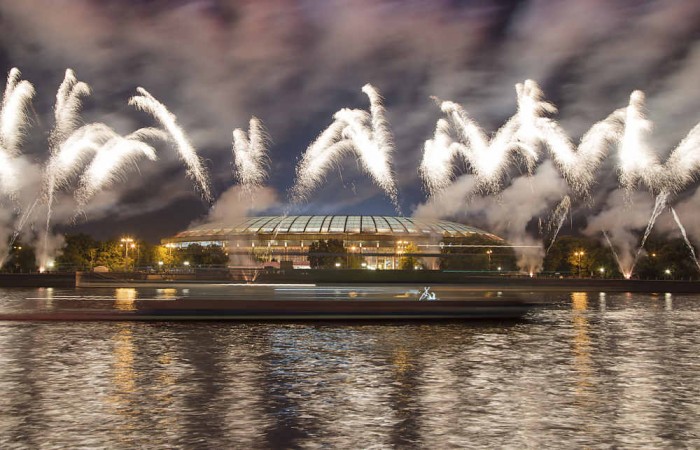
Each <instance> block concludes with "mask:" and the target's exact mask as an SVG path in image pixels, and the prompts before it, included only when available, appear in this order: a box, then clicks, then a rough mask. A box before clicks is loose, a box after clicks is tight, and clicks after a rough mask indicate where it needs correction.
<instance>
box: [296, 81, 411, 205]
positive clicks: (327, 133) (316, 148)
mask: <svg viewBox="0 0 700 450" xmlns="http://www.w3.org/2000/svg"><path fill="white" fill-rule="evenodd" d="M362 91H363V92H364V93H365V94H366V95H367V96H368V97H369V100H370V112H369V113H368V112H367V111H363V110H359V109H347V108H344V109H341V110H340V111H338V112H336V113H335V114H334V116H333V118H334V122H333V123H332V124H331V125H330V126H329V127H328V128H327V129H326V130H324V131H323V132H322V133H321V134H320V135H319V137H318V138H316V140H315V141H314V142H313V143H312V144H311V145H310V146H309V147H308V148H307V149H306V151H305V152H304V154H303V155H302V159H301V161H300V162H299V164H298V165H297V176H296V181H295V183H294V186H293V188H292V190H291V198H292V202H294V203H298V202H300V201H301V200H303V199H306V198H308V196H309V194H310V193H311V191H312V190H313V189H315V188H316V187H318V186H319V185H320V184H321V183H322V181H323V180H324V179H325V176H326V173H327V172H328V170H329V169H330V168H331V167H332V166H333V165H337V164H339V162H340V160H341V159H342V157H343V156H344V155H346V154H348V153H354V154H355V155H356V156H357V158H358V160H359V162H360V165H361V167H362V169H363V170H364V171H365V172H366V173H367V174H369V175H370V177H371V178H372V180H373V181H374V183H375V184H376V185H377V186H379V187H380V188H381V189H382V190H383V191H384V192H385V193H386V195H387V196H388V197H389V198H390V200H391V202H392V204H393V205H394V207H395V208H396V209H397V210H398V209H399V207H398V199H397V189H396V181H395V178H394V174H393V170H392V168H391V157H392V155H393V152H394V146H393V143H392V138H391V133H390V132H389V128H388V124H387V121H386V118H385V117H384V115H385V114H384V113H385V112H384V107H383V106H382V102H381V97H380V95H379V93H378V91H377V90H376V89H375V88H374V87H373V86H372V85H369V84H366V85H365V86H364V87H363V88H362Z"/></svg>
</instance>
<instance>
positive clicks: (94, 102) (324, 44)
mask: <svg viewBox="0 0 700 450" xmlns="http://www.w3.org/2000/svg"><path fill="white" fill-rule="evenodd" d="M11 67H18V68H19V69H20V70H21V71H22V75H23V78H24V79H27V80H29V81H31V82H32V83H33V84H34V86H35V87H36V90H37V95H36V97H35V99H34V103H33V113H32V117H31V121H32V124H31V125H32V126H31V129H30V130H29V136H28V139H27V142H26V145H25V147H24V154H25V155H26V156H27V157H28V158H29V159H31V160H32V161H33V162H35V163H37V164H40V163H41V162H42V161H45V159H46V157H47V151H48V150H47V146H46V138H47V135H48V133H49V131H50V129H51V126H52V120H53V119H52V108H53V102H54V100H55V95H56V89H57V87H58V86H59V84H60V83H61V80H62V79H63V75H64V72H65V69H66V68H72V69H74V70H75V71H76V74H77V76H78V78H79V79H80V80H82V81H85V82H86V83H88V84H89V85H90V86H91V87H92V90H93V94H92V95H91V96H90V97H89V98H88V99H87V100H86V101H85V104H84V109H83V114H82V117H83V120H84V121H85V122H93V121H100V122H104V123H106V124H108V125H110V126H112V127H114V128H115V129H116V130H117V131H119V132H121V133H128V132H130V131H133V130H134V129H136V128H138V127H141V126H155V125H156V123H155V122H154V121H153V120H152V119H151V118H150V117H149V116H148V115H147V114H144V113H143V112H140V111H137V110H135V109H134V108H132V107H130V106H128V105H127V101H128V98H129V97H130V96H132V95H134V94H135V90H136V87H138V86H143V87H144V88H146V89H148V90H149V91H150V92H151V93H152V94H153V95H155V96H156V97H157V98H158V99H159V100H161V101H162V102H163V103H164V104H166V105H167V106H168V108H169V109H170V110H171V111H172V112H173V113H174V114H175V115H177V117H178V120H179V123H180V124H181V125H182V126H183V128H184V129H185V130H186V131H187V133H188V135H189V137H190V139H191V140H192V142H193V143H194V145H195V146H196V147H197V149H198V151H199V154H200V156H202V157H203V158H204V160H205V163H206V166H207V168H208V170H209V171H210V175H211V179H212V186H213V189H214V192H215V196H216V197H217V198H219V197H220V196H221V195H222V194H223V193H224V192H226V191H227V190H228V189H230V188H231V187H232V186H233V184H234V178H233V174H232V154H231V140H232V139H231V132H232V130H233V129H234V128H237V127H247V123H248V120H249V118H250V116H251V115H255V116H257V117H259V118H260V119H261V120H262V121H263V123H264V124H265V126H266V128H267V130H268V132H269V134H270V137H271V140H272V145H271V147H270V159H271V167H270V176H269V186H270V188H271V189H270V190H269V192H267V194H266V197H265V200H264V201H261V205H262V206H264V207H265V208H267V211H268V212H274V213H280V212H282V211H285V210H287V208H286V201H287V190H288V189H289V188H290V187H291V186H292V183H293V180H294V168H295V165H296V162H297V161H298V158H299V157H300V155H301V154H302V153H303V151H304V150H305V149H306V147H307V146H308V145H309V143H310V142H311V141H312V140H313V139H314V138H315V137H316V136H317V135H318V134H319V133H320V132H321V131H322V130H323V129H325V127H327V126H328V125H329V124H330V123H331V121H332V115H333V113H334V112H335V111H337V110H338V109H340V108H343V107H349V108H367V106H368V101H367V97H366V96H365V95H364V94H363V93H362V92H361V90H360V89H361V87H362V86H363V85H364V84H365V83H368V82H369V83H372V84H373V85H374V86H376V87H377V88H378V89H379V90H380V92H381V93H382V95H383V96H384V97H385V106H386V108H387V113H388V119H389V122H390V124H391V127H392V131H393V133H394V137H395V142H396V153H395V159H394V170H395V172H396V175H397V180H398V186H399V202H400V205H401V209H402V211H403V213H404V214H406V215H410V214H412V212H413V211H415V210H416V208H417V207H418V206H419V205H420V204H421V203H424V202H425V201H426V196H425V193H424V191H423V189H422V186H421V181H420V178H419V176H418V173H417V167H418V164H419V162H420V158H421V155H422V147H423V143H424V141H425V140H426V139H428V138H430V137H431V135H432V132H433V129H434V126H435V122H436V120H437V119H438V118H439V117H440V115H441V113H440V111H439V109H438V108H437V106H436V104H435V103H434V102H433V101H432V100H431V99H430V96H432V95H434V96H437V97H439V98H442V99H450V100H453V101H456V102H458V103H460V104H462V105H464V106H465V108H466V109H467V110H468V111H469V112H470V114H471V115H472V116H473V117H475V118H476V119H477V120H478V121H479V122H480V124H481V125H482V126H483V127H484V128H485V129H487V130H490V131H494V130H495V129H497V128H498V127H499V126H500V125H501V124H503V122H504V121H505V120H507V118H508V117H510V116H511V115H512V114H513V113H514V111H515V106H516V105H515V102H516V97H515V90H514V85H515V83H518V82H522V81H523V80H525V79H527V78H531V79H534V80H537V81H538V82H539V84H540V85H541V86H542V88H543V89H544V92H545V94H546V96H547V98H548V99H549V100H550V101H552V102H553V103H555V104H556V105H557V106H558V108H559V113H558V114H557V115H556V118H557V119H558V120H559V122H560V123H561V125H562V126H563V127H564V128H565V129H566V130H567V131H568V132H569V134H570V135H571V136H572V137H573V138H575V139H578V138H579V137H580V136H581V135H582V134H583V133H584V132H585V131H586V130H587V129H588V128H589V127H590V126H591V125H592V124H593V123H594V122H596V121H598V120H600V119H602V118H604V117H605V116H607V115H608V114H609V113H610V112H612V111H613V110H615V109H617V108H620V107H623V106H625V105H626V104H627V102H628V98H629V95H630V93H631V92H632V91H633V90H634V89H641V90H643V91H645V93H646V94H647V107H648V110H649V118H650V119H651V120H653V121H654V124H655V125H654V130H653V136H652V138H651V139H652V144H653V145H654V147H655V148H657V149H659V152H660V153H661V154H665V153H668V152H669V151H670V150H671V149H672V148H673V146H675V145H676V144H677V143H678V142H679V141H680V140H681V139H682V138H683V137H684V136H685V135H686V134H687V133H688V131H689V130H690V129H691V128H692V127H693V126H694V125H695V124H696V123H698V122H699V121H700V93H699V92H700V91H699V90H698V75H699V74H700V2H698V1H696V0H688V1H639V0H628V1H625V0H620V1H615V2H611V1H604V0H600V1H598V0H588V1H549V0H542V1H503V2H497V1H485V0H484V1H461V2H460V1H439V0H432V1H369V0H365V1H333V0H324V1H320V0H317V1H310V0H309V1H301V0H299V1H292V0H286V1H285V0H279V1H252V0H251V1H224V0H221V1H214V0H210V1H204V0H202V1H187V0H169V1H165V0H162V1H161V0H141V1H136V0H131V1H128V2H127V1H121V0H92V1H88V0H22V1H18V0H0V70H1V71H2V72H3V73H6V72H7V71H9V69H10V68H11ZM158 157H159V160H158V161H157V162H155V163H153V162H148V161H143V162H141V163H139V165H138V169H136V168H133V169H132V170H130V171H129V173H128V176H127V177H125V178H124V179H123V180H121V181H120V182H119V183H118V184H117V185H116V186H115V187H113V188H112V189H111V190H110V191H109V192H106V193H104V194H103V195H100V196H98V197H97V198H95V199H94V200H93V203H94V204H93V205H91V206H90V207H88V208H87V209H86V211H85V212H84V214H81V215H80V216H78V217H77V219H75V218H73V217H72V216H73V215H74V214H72V213H70V212H64V213H63V216H61V215H60V214H59V216H61V217H63V220H62V222H63V223H64V225H62V226H61V227H60V229H62V230H64V231H86V232H89V233H91V234H93V235H94V236H96V237H98V238H106V237H110V236H114V235H118V234H122V233H126V232H129V233H133V234H134V235H136V236H138V237H140V238H145V239H149V240H151V241H157V240H158V239H160V238H161V237H164V236H167V235H171V234H174V233H175V232H177V231H180V230H182V229H185V228H186V227H187V226H188V225H190V224H191V223H194V222H197V221H201V220H204V219H205V217H206V216H207V211H208V208H209V205H207V204H206V203H204V202H203V201H201V200H200V199H199V197H198V195H197V193H196V191H195V190H194V188H193V185H192V183H191V182H190V181H189V180H188V179H187V178H186V175H185V170H184V169H183V167H182V165H181V164H180V163H179V162H178V159H177V155H176V154H175V153H174V152H173V151H172V150H171V149H169V148H167V147H162V148H159V149H158ZM615 184H616V180H615V177H614V171H611V170H602V171H601V174H600V179H599V183H598V185H597V187H596V190H595V193H594V196H593V198H594V200H595V202H596V204H597V205H600V206H598V210H600V209H601V208H603V206H602V205H604V204H605V202H606V199H607V198H608V196H609V195H611V194H610V193H611V191H613V189H614V185H615ZM69 194H70V193H66V195H65V197H66V199H64V200H63V203H62V204H64V205H66V206H64V208H65V209H66V211H67V210H68V209H70V206H69V205H70V199H69V198H68V197H69ZM693 194H694V189H693V190H692V191H689V192H688V193H686V194H685V198H686V199H691V198H693V197H692V196H693ZM681 197H683V196H681ZM494 201H495V202H497V201H498V199H495V200H494ZM479 205H480V203H477V204H475V206H474V208H478V207H480V206H479ZM582 208H587V209H586V211H588V212H586V211H584V212H581V211H583V210H582ZM695 209H697V208H695ZM575 210H576V211H579V213H578V215H577V214H575V215H574V218H575V220H579V222H578V223H579V227H580V228H583V227H585V226H586V218H587V217H588V216H589V215H591V214H593V213H592V212H590V211H595V210H596V207H595V206H592V207H591V205H590V204H589V205H579V206H577V207H576V208H575ZM691 210H693V208H690V206H688V208H687V211H688V212H687V213H686V214H691V213H690V211H691ZM290 212H291V213H306V214H313V213H318V214H324V213H339V214H341V213H345V214H353V213H364V214H395V211H394V208H393V206H392V205H391V202H390V201H389V199H388V198H387V197H386V196H385V195H384V194H383V193H382V192H381V191H380V190H379V189H378V188H377V187H375V186H374V185H373V184H372V183H371V181H370V180H369V179H368V178H367V176H366V175H364V174H363V173H361V171H360V170H359V169H358V165H357V164H356V163H355V161H354V160H353V158H351V157H348V158H347V159H346V160H345V161H344V163H343V165H342V176H341V174H340V171H339V170H336V171H334V172H332V173H330V174H329V175H328V178H327V181H326V183H325V184H324V185H323V186H322V187H321V188H320V189H319V190H317V191H316V193H315V195H313V196H312V199H311V201H310V202H309V203H307V204H304V205H302V206H301V207H296V208H294V209H292V210H291V211H290ZM257 213H260V211H258V212H257ZM453 215H454V216H456V218H458V219H459V218H460V217H458V216H460V214H458V213H455V214H453ZM466 215H468V216H469V217H471V218H472V220H474V221H476V222H477V225H479V223H478V218H479V214H478V211H477V212H476V213H475V212H474V211H471V212H470V213H469V214H466ZM577 217H579V219H576V218H577ZM74 220H75V223H74V224H73V221H74ZM60 221H61V220H59V222H60ZM695 222H698V223H700V221H695ZM574 228H576V226H574ZM690 228H691V232H693V230H694V227H693V226H692V224H691V226H690Z"/></svg>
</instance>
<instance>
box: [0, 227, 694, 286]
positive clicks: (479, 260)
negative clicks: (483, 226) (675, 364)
mask: <svg viewBox="0 0 700 450" xmlns="http://www.w3.org/2000/svg"><path fill="white" fill-rule="evenodd" d="M501 245H502V243H501V242H497V241H494V240H493V239H490V238H488V237H486V236H480V235H475V236H473V237H469V238H455V239H444V240H443V243H442V244H441V245H440V246H439V247H437V248H439V252H438V251H437V249H436V251H435V252H434V253H433V254H436V255H437V257H438V258H439V259H438V261H439V268H440V269H441V270H465V271H474V272H488V273H498V272H500V273H508V272H514V271H517V270H518V268H517V257H516V254H515V252H514V250H513V248H511V247H507V246H501ZM645 247H646V248H645V251H643V252H642V254H641V255H640V258H639V260H638V261H637V264H636V266H635V271H634V274H633V277H634V278H639V279H698V278H700V272H699V271H698V266H697V265H696V263H695V261H694V259H693V257H692V254H691V252H690V250H689V249H688V247H687V246H686V244H685V242H684V241H683V240H682V239H680V238H677V239H669V238H664V237H661V236H658V235H654V234H652V235H651V236H650V237H649V239H648V240H647V243H646V246H645ZM420 253H421V251H420V249H419V248H418V247H417V246H416V245H415V244H413V243H407V244H405V245H404V246H403V247H401V248H400V251H398V252H397V254H396V262H397V268H398V269H401V270H415V269H424V268H426V266H425V262H424V261H423V259H422V258H421V257H420ZM308 261H309V265H310V266H311V267H312V268H325V269H334V268H343V269H362V268H364V267H365V266H366V264H367V261H366V260H365V259H364V257H363V255H361V254H359V253H358V252H353V251H349V249H348V248H346V247H345V246H344V245H343V241H341V240H338V239H328V240H320V241H315V242H312V243H311V244H310V245H309V251H308ZM228 263H229V256H228V254H227V252H226V249H225V248H223V247H221V246H217V245H210V246H203V245H200V244H190V245H189V246H188V247H185V248H169V247H167V246H164V245H154V244H150V243H148V242H146V241H139V240H134V241H130V242H122V239H120V238H114V239H108V240H104V241H100V240H97V239H94V238H92V237H91V236H89V235H87V234H84V233H78V234H68V235H66V236H65V242H64V244H63V246H62V248H61V249H60V251H59V254H58V256H57V257H56V260H55V262H54V265H53V267H50V268H49V269H50V270H52V271H77V270H81V271H89V270H94V269H95V268H96V267H99V266H103V267H106V268H107V270H110V271H130V270H151V271H153V270H169V269H173V268H183V267H214V266H221V267H223V266H226V265H227V264H228ZM1 270H2V271H3V272H13V273H21V272H24V273H27V272H35V271H37V270H38V267H37V261H36V257H35V249H34V248H33V247H32V246H31V245H26V244H23V243H22V242H21V241H19V240H18V241H15V242H14V243H13V245H12V246H11V247H10V249H9V254H8V256H7V258H5V261H4V262H3V264H2V268H1ZM541 275H543V276H556V277H581V278H620V277H621V276H622V275H621V273H620V271H619V269H618V266H617V263H616V261H615V257H614V255H613V253H612V252H611V251H610V248H609V247H607V246H605V245H603V244H602V243H601V242H599V241H597V240H594V239H590V238H586V237H576V236H560V237H559V238H558V239H557V241H556V242H555V243H554V245H552V247H551V248H550V249H549V251H548V252H547V255H546V256H545V258H544V262H543V267H542V273H541Z"/></svg>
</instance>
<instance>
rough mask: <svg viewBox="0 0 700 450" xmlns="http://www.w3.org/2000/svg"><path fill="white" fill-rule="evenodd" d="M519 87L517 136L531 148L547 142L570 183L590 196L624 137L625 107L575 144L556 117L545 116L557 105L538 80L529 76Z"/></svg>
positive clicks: (592, 128)
mask: <svg viewBox="0 0 700 450" xmlns="http://www.w3.org/2000/svg"><path fill="white" fill-rule="evenodd" d="M516 90H517V92H518V118H519V120H518V123H519V129H518V133H517V137H518V139H519V140H521V141H523V142H525V143H527V144H528V145H529V146H530V147H532V148H537V146H538V144H543V145H545V146H546V147H547V148H548V149H549V152H550V155H551V157H552V160H553V161H554V163H555V164H556V165H557V167H558V168H559V171H560V172H561V174H562V176H563V177H564V178H565V179H566V181H567V183H568V184H569V185H570V186H571V187H572V188H573V190H574V191H575V192H577V193H579V194H580V195H581V196H587V195H588V194H589V192H590V189H591V186H592V185H593V183H594V182H595V175H596V172H597V170H598V168H599V167H600V165H601V163H602V161H603V160H604V159H605V157H606V156H607V154H608V150H609V148H610V147H611V146H613V145H616V144H618V143H619V142H620V139H621V138H622V133H623V125H624V120H625V110H624V109H619V110H617V111H615V112H613V113H612V114H610V115H609V116H608V117H606V118H605V119H603V120H601V121H600V122H597V123H596V124H594V125H593V126H592V127H591V128H590V129H589V130H588V132H586V134H584V136H583V137H582V138H581V141H580V142H579V145H578V147H576V146H574V144H573V142H572V141H571V139H570V138H569V136H568V134H567V133H566V132H565V131H564V130H563V129H562V128H561V127H560V126H559V124H558V123H557V122H556V121H554V120H553V119H551V118H549V117H546V116H544V115H545V114H554V113H556V111H557V109H556V107H555V106H554V105H552V104H551V103H548V102H546V101H544V94H543V92H542V89H541V88H540V87H539V85H538V84H537V83H536V82H535V81H533V80H526V81H525V83H523V84H518V85H516Z"/></svg>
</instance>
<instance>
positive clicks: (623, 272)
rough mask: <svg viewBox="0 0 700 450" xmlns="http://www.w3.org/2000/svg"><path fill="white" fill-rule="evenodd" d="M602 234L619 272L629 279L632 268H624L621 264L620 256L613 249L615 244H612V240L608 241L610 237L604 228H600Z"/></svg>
mask: <svg viewBox="0 0 700 450" xmlns="http://www.w3.org/2000/svg"><path fill="white" fill-rule="evenodd" d="M602 232H603V236H604V237H605V241H606V242H607V243H608V246H609V247H610V251H611V252H612V254H613V257H614V258H615V262H616V263H617V267H618V268H619V269H620V273H622V276H623V277H625V278H626V279H628V280H629V279H630V277H631V276H632V269H629V270H626V269H625V268H624V267H623V266H622V262H621V261H620V256H619V255H618V254H617V251H615V246H614V245H613V243H612V242H610V238H609V237H608V233H607V232H606V231H605V230H602Z"/></svg>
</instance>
